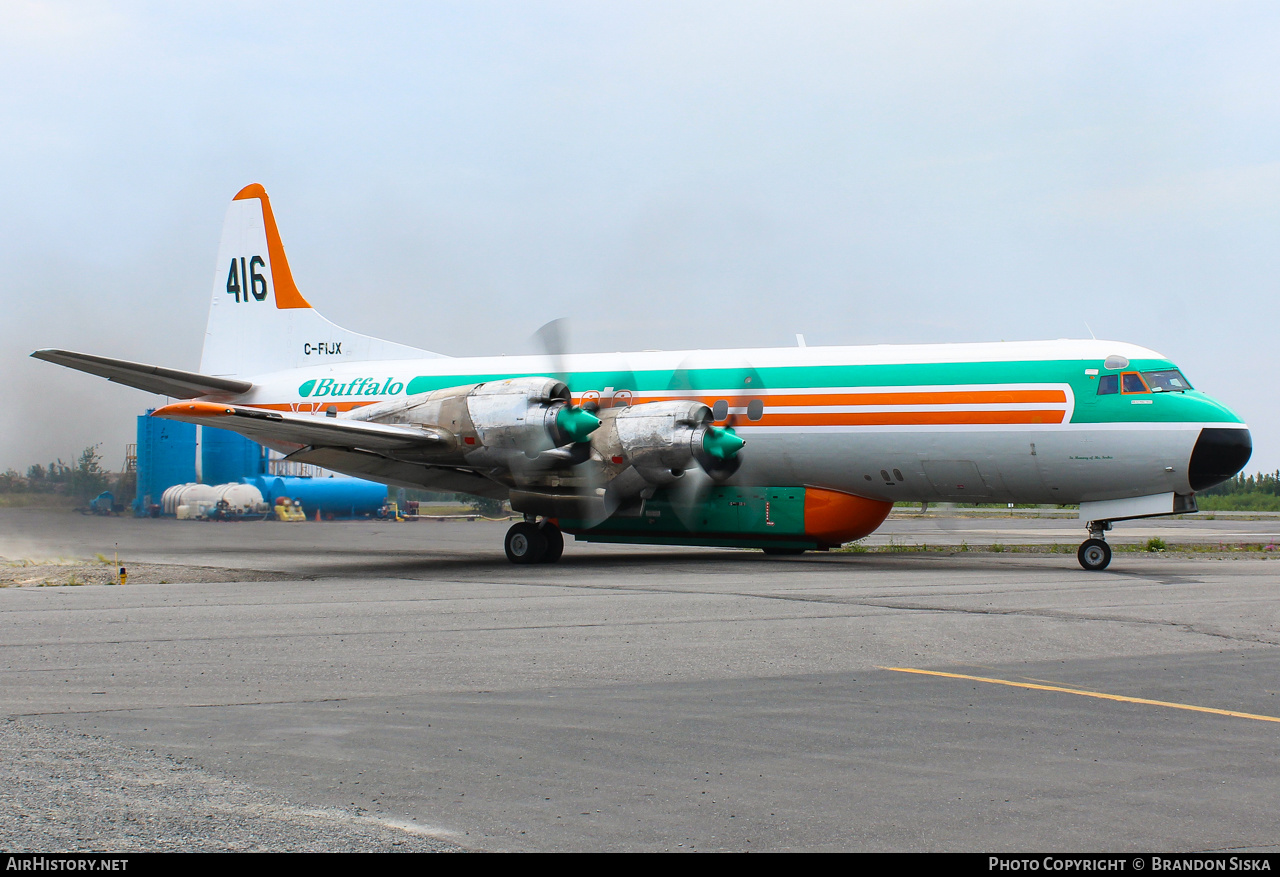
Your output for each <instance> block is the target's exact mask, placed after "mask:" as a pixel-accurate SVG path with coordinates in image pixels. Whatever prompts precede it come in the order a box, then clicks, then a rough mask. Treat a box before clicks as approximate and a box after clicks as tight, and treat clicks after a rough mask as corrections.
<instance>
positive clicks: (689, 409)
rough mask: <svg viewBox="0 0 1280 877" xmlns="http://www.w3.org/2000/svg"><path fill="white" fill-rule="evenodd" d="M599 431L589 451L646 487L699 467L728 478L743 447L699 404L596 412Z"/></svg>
mask: <svg viewBox="0 0 1280 877" xmlns="http://www.w3.org/2000/svg"><path fill="white" fill-rule="evenodd" d="M600 416H601V419H602V427H601V429H600V430H599V431H597V432H596V434H595V435H593V436H592V438H591V446H592V449H593V450H594V451H595V452H596V453H597V454H598V455H599V456H600V458H601V459H602V460H604V461H606V462H608V463H609V464H612V465H614V466H621V467H630V468H633V469H635V471H636V472H637V473H638V474H639V475H640V476H641V477H642V478H643V479H644V480H645V481H646V482H647V483H649V484H651V485H654V486H660V485H664V484H671V483H673V482H674V481H675V480H676V479H678V478H680V477H681V475H683V474H684V471H685V470H686V469H689V468H690V467H692V466H695V465H699V466H701V467H702V468H703V469H706V470H707V471H708V472H709V473H711V474H712V475H713V476H714V475H724V474H731V473H732V471H733V469H735V468H736V466H737V456H736V455H737V452H738V449H740V448H741V447H742V445H743V444H744V442H743V441H742V439H740V438H738V437H737V436H736V435H735V434H734V433H733V431H732V430H730V429H723V428H721V427H717V426H715V425H714V424H713V423H712V417H713V415H712V413H711V409H710V408H708V407H707V406H706V405H704V404H702V403H701V402H692V401H689V400H676V401H671V402H647V403H645V404H643V405H632V406H629V407H627V408H610V409H606V410H604V411H602V412H600Z"/></svg>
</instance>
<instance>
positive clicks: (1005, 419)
mask: <svg viewBox="0 0 1280 877" xmlns="http://www.w3.org/2000/svg"><path fill="white" fill-rule="evenodd" d="M1066 416H1067V412H1065V411H1060V410H1040V411H875V412H866V413H862V412H855V411H849V412H837V413H824V414H770V413H768V409H766V410H765V414H764V417H762V418H761V419H760V420H753V421H749V422H747V423H739V424H737V425H738V426H744V427H747V426H925V425H927V426H946V425H953V424H956V425H958V424H971V423H1062V421H1063V420H1064V419H1065V418H1066Z"/></svg>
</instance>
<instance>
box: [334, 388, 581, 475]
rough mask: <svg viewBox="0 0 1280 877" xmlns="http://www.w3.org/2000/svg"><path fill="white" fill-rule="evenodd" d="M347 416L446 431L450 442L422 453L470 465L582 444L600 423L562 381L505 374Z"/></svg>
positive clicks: (495, 461)
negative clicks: (457, 458)
mask: <svg viewBox="0 0 1280 877" xmlns="http://www.w3.org/2000/svg"><path fill="white" fill-rule="evenodd" d="M351 419H352V420H365V421H371V422H374V423H391V424H406V425H412V426H417V427H420V428H425V429H433V430H439V431H442V432H444V433H448V434H449V435H450V436H451V437H452V442H449V443H447V445H443V444H442V445H438V446H437V447H436V448H434V449H432V450H431V451H429V452H424V454H429V455H430V456H432V457H434V458H437V459H438V458H440V457H450V456H461V457H462V458H463V459H465V460H466V461H467V462H470V463H475V464H482V463H493V464H502V463H503V461H504V459H505V458H507V457H509V456H510V455H511V453H513V452H520V453H522V454H524V455H526V456H536V455H537V454H539V453H542V452H544V451H547V450H550V449H552V448H558V447H562V446H564V445H568V444H573V443H577V442H584V441H586V440H587V439H588V437H589V436H590V434H591V433H592V432H593V431H594V430H595V429H596V427H598V426H599V425H600V421H599V419H598V418H596V417H595V416H594V415H592V414H590V413H589V412H587V411H583V410H582V409H580V408H576V407H574V405H573V402H572V397H571V396H570V394H569V388H568V387H566V386H565V384H564V382H562V381H557V380H554V379H552V378H509V379H506V380H499V381H485V382H483V383H479V384H467V385H465V386H461V387H446V388H444V389H441V390H434V391H432V392H430V393H424V394H421V395H418V396H413V397H411V398H408V399H401V400H396V401H392V402H382V403H379V404H376V405H369V406H367V407H365V408H361V409H359V410H357V411H355V412H353V413H352V414H351ZM476 457H480V458H489V457H492V458H493V459H491V460H489V459H475V458H476Z"/></svg>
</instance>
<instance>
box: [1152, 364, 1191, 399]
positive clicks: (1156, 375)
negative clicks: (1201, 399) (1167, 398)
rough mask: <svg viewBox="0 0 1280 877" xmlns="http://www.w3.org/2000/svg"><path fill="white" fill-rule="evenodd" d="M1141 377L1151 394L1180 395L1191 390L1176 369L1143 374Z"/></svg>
mask: <svg viewBox="0 0 1280 877" xmlns="http://www.w3.org/2000/svg"><path fill="white" fill-rule="evenodd" d="M1142 376H1143V377H1144V378H1146V379H1147V386H1149V387H1151V392H1153V393H1181V392H1183V391H1185V390H1190V389H1191V384H1189V383H1188V382H1187V379H1186V378H1184V377H1183V376H1182V372H1180V371H1178V370H1177V369H1176V368H1169V369H1164V370H1162V371H1158V372H1143V373H1142Z"/></svg>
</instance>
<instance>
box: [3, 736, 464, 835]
mask: <svg viewBox="0 0 1280 877" xmlns="http://www.w3.org/2000/svg"><path fill="white" fill-rule="evenodd" d="M0 801H2V802H3V804H4V812H5V818H4V819H2V820H0V849H4V850H7V851H9V852H12V853H18V852H38V853H50V852H88V851H95V852H96V851H102V852H197V851H198V852H213V851H220V852H230V851H234V852H240V851H243V852H462V851H463V848H462V847H460V846H458V845H457V844H454V843H451V842H450V841H449V840H448V839H447V834H448V833H447V832H443V831H440V830H437V829H433V828H432V827H430V826H424V825H417V824H414V823H411V822H407V821H403V820H395V819H390V818H386V817H379V816H374V815H370V814H367V813H364V812H349V811H344V810H337V809H331V808H317V807H306V806H304V805H301V804H298V803H295V802H292V801H286V800H283V799H281V798H280V797H279V796H277V795H274V794H271V793H269V792H267V791H266V790H264V789H261V788H256V787H254V786H251V785H249V784H246V783H242V782H238V781H233V780H228V779H225V778H222V777H218V776H214V775H213V774H210V773H209V772H207V771H205V770H204V769H202V768H200V767H199V766H197V765H195V764H192V763H190V762H189V761H185V760H178V759H173V758H169V757H166V756H163V755H160V754H157V753H155V752H154V751H151V750H137V749H133V748H131V747H127V746H122V745H119V744H117V743H114V742H112V741H110V740H106V739H103V738H101V737H94V736H90V735H88V734H78V733H75V732H72V731H66V730H61V729H56V728H49V727H44V726H41V725H39V724H36V723H33V722H31V721H29V720H26V719H14V718H9V719H3V720H0Z"/></svg>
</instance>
